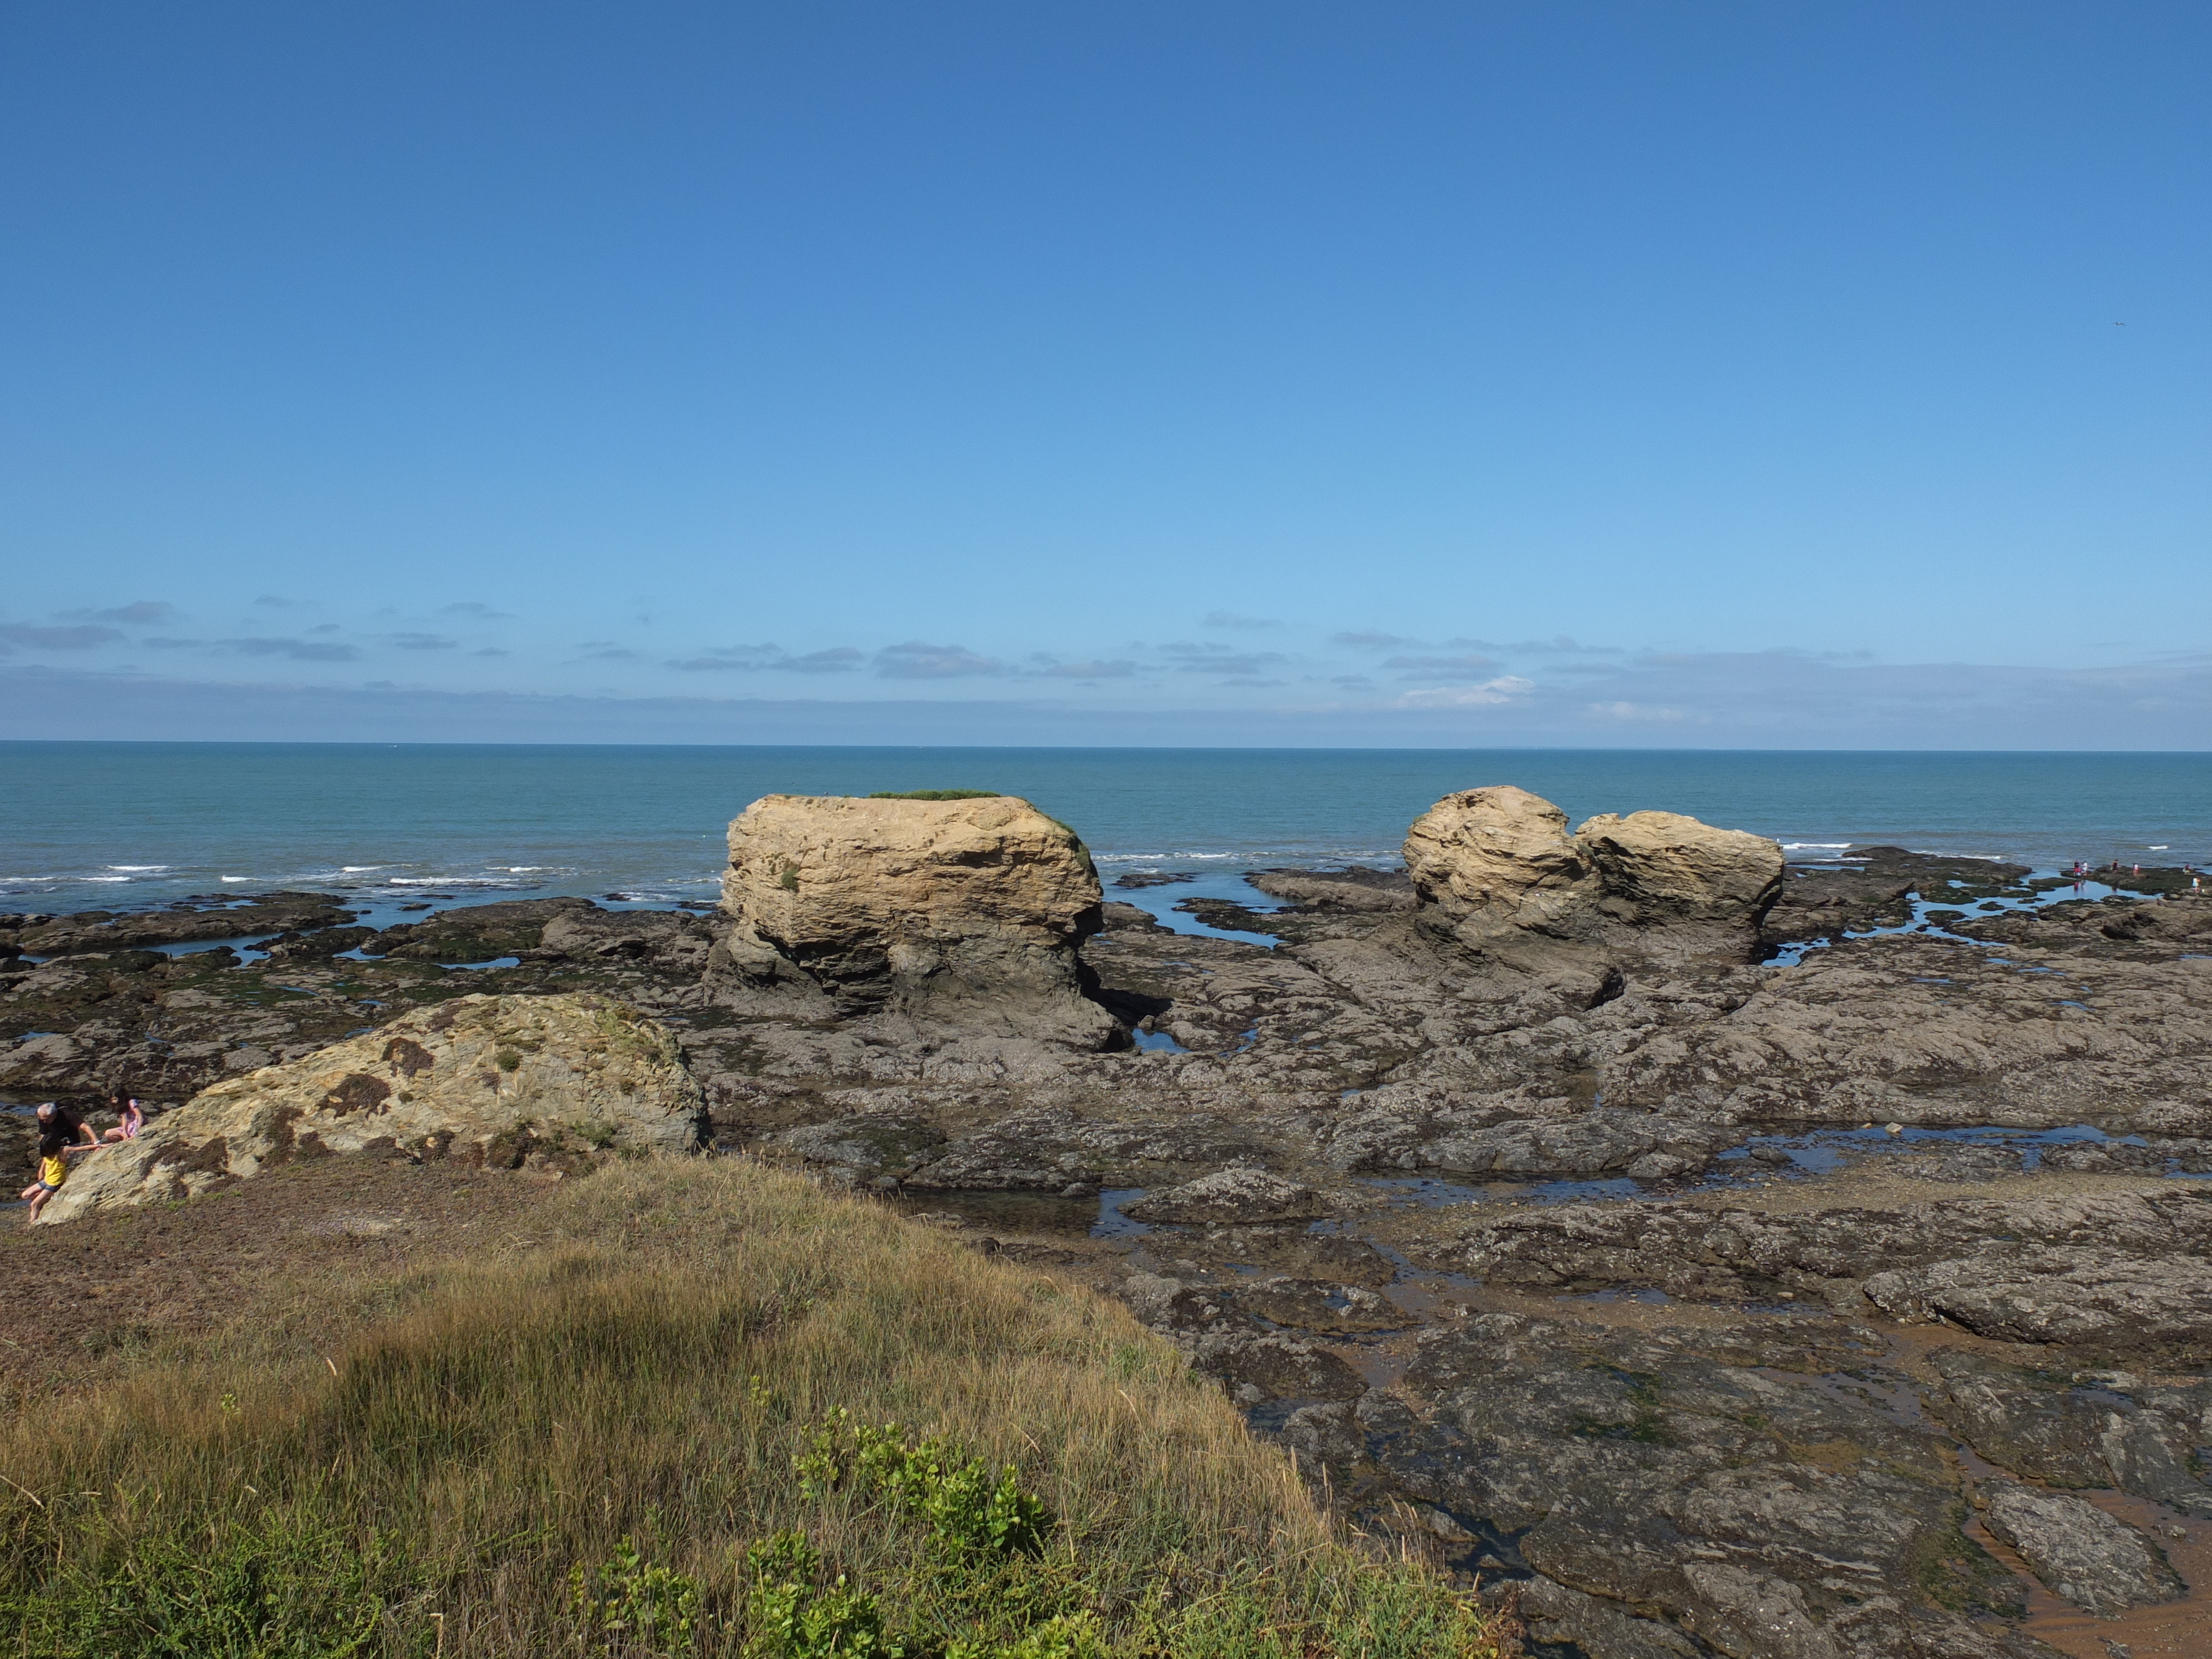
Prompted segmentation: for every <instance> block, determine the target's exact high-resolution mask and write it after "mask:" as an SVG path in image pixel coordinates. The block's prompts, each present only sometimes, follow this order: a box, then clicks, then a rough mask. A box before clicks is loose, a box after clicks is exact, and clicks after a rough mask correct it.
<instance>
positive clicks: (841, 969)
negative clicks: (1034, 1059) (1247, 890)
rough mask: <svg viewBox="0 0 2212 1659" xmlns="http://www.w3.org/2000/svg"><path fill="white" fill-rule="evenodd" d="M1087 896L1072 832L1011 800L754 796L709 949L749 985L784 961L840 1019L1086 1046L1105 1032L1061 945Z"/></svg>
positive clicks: (1088, 870) (1071, 954)
mask: <svg viewBox="0 0 2212 1659" xmlns="http://www.w3.org/2000/svg"><path fill="white" fill-rule="evenodd" d="M1102 901H1103V895H1102V893H1101V892H1100V890H1099V886H1098V872H1097V870H1096V869H1095V868H1093V867H1092V865H1091V855H1090V854H1089V853H1088V852H1087V851H1085V848H1084V846H1083V843H1082V842H1080V841H1079V840H1078V839H1077V837H1076V836H1075V834H1074V832H1073V830H1071V829H1068V828H1067V827H1066V825H1065V824H1063V823H1059V822H1058V821H1056V820H1055V819H1053V818H1049V817H1046V816H1045V815H1044V814H1043V813H1042V812H1040V811H1037V810H1036V808H1035V807H1034V806H1031V805H1030V804H1029V803H1028V802H1027V801H1025V800H1022V799H1018V797H1016V796H1012V795H991V796H984V797H980V798H977V799H969V800H949V801H933V800H868V799H854V798H851V797H847V796H840V795H769V796H766V797H764V798H763V799H760V800H757V801H755V802H754V803H753V804H752V805H750V806H749V807H747V808H746V809H745V811H744V813H743V814H742V815H740V816H739V817H738V819H737V820H736V822H734V823H732V824H731V825H730V866H729V870H728V872H727V873H726V875H725V876H724V878H723V880H722V907H723V908H724V909H725V910H726V911H727V912H728V913H729V914H730V915H731V916H732V917H733V918H734V919H735V920H736V921H737V922H738V928H737V929H736V930H734V931H733V933H732V935H731V937H730V939H728V940H727V941H726V943H725V945H724V947H723V948H724V951H725V954H726V956H727V957H729V958H730V960H731V961H732V963H734V964H735V966H736V967H737V969H738V970H739V971H740V972H743V973H747V974H750V975H752V976H753V977H755V978H757V979H765V978H768V977H772V976H773V975H775V973H777V972H779V971H785V970H787V969H798V970H799V971H800V972H802V973H803V974H804V975H805V976H806V977H807V978H809V979H811V980H812V981H814V982H815V983H817V984H818V985H820V986H821V987H823V989H825V990H827V991H829V993H830V994H831V995H832V996H833V997H834V998H835V999H836V1003H837V1006H838V1008H839V1011H840V1012H844V1013H847V1014H864V1013H869V1012H877V1011H878V1010H883V1009H896V1010H897V1011H898V1012H903V1013H907V1014H909V1015H915V1016H917V1017H921V1018H927V1019H930V1020H933V1021H937V1022H940V1023H949V1024H957V1025H962V1026H965V1027H969V1028H971V1029H975V1030H980V1031H983V1032H987V1033H991V1034H995V1035H1000V1036H1033V1037H1038V1038H1041V1039H1042V1040H1044V1041H1047V1042H1060V1043H1073V1044H1075V1045H1077V1046H1079V1047H1085V1048H1097V1047H1099V1046H1102V1045H1103V1044H1104V1043H1105V1042H1109V1041H1110V1040H1111V1037H1112V1035H1113V1032H1114V1030H1115V1024H1114V1020H1113V1017H1112V1016H1111V1015H1109V1014H1108V1013H1107V1012H1106V1011H1105V1010H1104V1009H1103V1008H1100V1007H1099V1006H1097V1005H1096V1004H1095V1003H1092V1002H1090V1001H1088V1000H1085V998H1084V996H1083V994H1082V983H1083V981H1082V966H1081V962H1080V959H1079V956H1078V954H1077V950H1078V947H1079V945H1080V944H1081V943H1082V941H1083V940H1084V939H1086V938H1087V937H1089V936H1090V935H1091V934H1092V933H1097V931H1098V930H1099V928H1100V927H1101V925H1102V922H1103V910H1102Z"/></svg>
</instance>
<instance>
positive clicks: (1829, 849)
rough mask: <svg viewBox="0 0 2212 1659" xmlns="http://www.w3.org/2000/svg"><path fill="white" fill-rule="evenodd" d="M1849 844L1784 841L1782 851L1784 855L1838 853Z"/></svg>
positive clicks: (1842, 842)
mask: <svg viewBox="0 0 2212 1659" xmlns="http://www.w3.org/2000/svg"><path fill="white" fill-rule="evenodd" d="M1850 844H1851V843H1850V842H1847V841H1785V842H1783V843H1782V850H1783V851H1784V852H1785V853H1804V852H1812V851H1819V852H1823V853H1840V852H1842V851H1843V850H1844V848H1846V847H1849V846H1850Z"/></svg>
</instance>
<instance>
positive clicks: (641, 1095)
mask: <svg viewBox="0 0 2212 1659" xmlns="http://www.w3.org/2000/svg"><path fill="white" fill-rule="evenodd" d="M706 1115H707V1109H706V1100H705V1097H703V1096H702V1094H701V1092H700V1090H699V1085H697V1084H696V1083H695V1082H693V1081H692V1079H691V1076H690V1073H688V1072H686V1071H685V1070H684V1064H683V1059H682V1056H681V1054H679V1053H678V1049H677V1046H676V1042H675V1039H674V1038H673V1037H672V1036H670V1035H669V1033H668V1032H667V1031H666V1030H665V1029H664V1028H663V1027H661V1026H660V1025H659V1024H657V1023H656V1022H654V1021H653V1020H650V1019H647V1018H645V1017H644V1016H643V1015H641V1014H640V1013H638V1012H636V1011H635V1010H634V1009H630V1008H627V1007H624V1006H623V1005H622V1004H620V1003H617V1002H612V1001H609V1000H604V999H601V998H598V997H588V996H528V997H502V996H465V997H458V998H455V999H454V1000H452V1001H450V1002H446V1003H443V1004H441V1005H440V1006H437V1007H435V1008H431V1009H423V1010H419V1011H417V1012H413V1013H410V1014H407V1015H404V1016H403V1017H401V1018H398V1019H396V1020H393V1021H392V1023H391V1024H388V1025H385V1026H381V1027H380V1028H379V1029H378V1030H374V1031H373V1032H371V1033H369V1034H368V1036H360V1037H356V1038H353V1039H352V1040H350V1041H349V1042H339V1043H334V1044H332V1045H331V1047H330V1048H325V1049H323V1050H321V1051H320V1052H319V1053H317V1054H311V1055H309V1056H307V1058H306V1059H304V1060H292V1061H289V1062H288V1063H287V1064H284V1065H282V1066H264V1067H263V1068H262V1069H260V1070H259V1071H257V1072H253V1073H250V1074H248V1075H247V1076H245V1077H241V1078H237V1079H232V1080H230V1081H228V1082H223V1083H218V1084H216V1085H215V1086H214V1087H212V1088H210V1089H205V1090H203V1091H201V1092H200V1093H199V1094H197V1096H195V1097H193V1098H192V1099H191V1100H190V1101H188V1102H186V1103H185V1104H184V1105H183V1106H180V1107H179V1108H178V1109H176V1110H175V1111H173V1112H167V1113H164V1114H163V1115H161V1117H159V1118H156V1119H155V1121H153V1122H151V1123H149V1125H148V1126H147V1127H146V1129H145V1131H144V1132H143V1133H141V1134H140V1135H139V1137H138V1139H136V1140H132V1141H125V1142H123V1143H121V1144H119V1145H116V1146H109V1147H106V1148H104V1149H103V1150H101V1151H100V1152H93V1153H88V1154H87V1155H86V1156H85V1158H84V1159H83V1161H82V1163H81V1164H79V1165H78V1166H77V1168H76V1170H73V1171H72V1172H71V1174H70V1178H69V1181H68V1183H67V1184H66V1185H65V1186H64V1187H63V1188H62V1190H61V1191H60V1192H59V1193H58V1194H55V1196H54V1198H53V1200H52V1202H51V1203H50V1204H49V1205H48V1206H46V1213H45V1214H44V1216H43V1217H41V1220H42V1221H47V1222H53V1221H66V1220H68V1219H69V1218H70V1217H72V1216H77V1215H82V1214H84V1213H86V1212H88V1211H92V1210H97V1209H104V1208H110V1207H113V1206H127V1205H134V1204H146V1203H151V1202H155V1201H157V1200H163V1199H172V1198H188V1197H190V1196H191V1195H192V1194H196V1193H200V1192H204V1191H205V1190H207V1189H208V1188H210V1187H213V1186H215V1185H216V1184H217V1183H219V1182H224V1181H226V1180H229V1179H232V1178H235V1177H240V1176H252V1175H254V1174H256V1173H258V1171H260V1170H264V1169H266V1168H269V1167H270V1166H272V1165H274V1164H282V1163H286V1162H289V1161H290V1160H291V1159H293V1158H314V1157H320V1156H323V1155H325V1154H326V1153H332V1152H392V1153H395V1154H403V1153H404V1154H407V1155H410V1156H413V1157H420V1158H460V1159H464V1160H465V1161H468V1162H471V1163H477V1164H501V1165H505V1166H509V1167H511V1166H513V1165H515V1164H520V1163H521V1162H522V1161H523V1159H524V1158H526V1157H527V1156H528V1155H529V1154H530V1153H531V1152H532V1151H533V1150H535V1149H537V1148H539V1147H544V1148H546V1149H548V1150H549V1151H557V1152H564V1153H575V1154H587V1153H589V1152H592V1151H597V1150H601V1149H605V1148H610V1147H638V1148H649V1149H653V1150H656V1151H662V1152H684V1151H688V1150H690V1149H691V1148H693V1147H696V1146H698V1145H699V1144H700V1141H701V1139H702V1133H703V1132H704V1130H705V1127H706Z"/></svg>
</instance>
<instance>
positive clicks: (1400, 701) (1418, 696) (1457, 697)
mask: <svg viewBox="0 0 2212 1659" xmlns="http://www.w3.org/2000/svg"><path fill="white" fill-rule="evenodd" d="M1535 689H1536V682H1535V681H1534V680H1524V679H1522V678H1521V677H1520V676H1519V675H1518V674H1500V675H1499V676H1498V678H1496V679H1494V680H1485V681H1484V682H1483V683H1482V684H1480V685H1437V686H1431V687H1430V688H1429V689H1428V690H1422V691H1408V692H1407V693H1405V694H1404V695H1403V696H1400V697H1398V698H1396V699H1395V701H1394V702H1393V704H1392V706H1393V707H1394V708H1482V707H1485V706H1493V707H1494V706H1495V705H1497V704H1498V703H1503V702H1512V701H1513V700H1514V699H1515V698H1516V697H1523V696H1527V695H1528V693H1529V692H1531V691H1534V690H1535Z"/></svg>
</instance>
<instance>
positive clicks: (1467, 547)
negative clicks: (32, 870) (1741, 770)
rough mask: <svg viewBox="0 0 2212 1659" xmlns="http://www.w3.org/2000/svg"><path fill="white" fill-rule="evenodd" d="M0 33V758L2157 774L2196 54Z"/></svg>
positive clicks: (141, 7) (581, 20) (478, 16)
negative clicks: (455, 747)
mask: <svg viewBox="0 0 2212 1659" xmlns="http://www.w3.org/2000/svg"><path fill="white" fill-rule="evenodd" d="M4 31H5V33H4V47H3V48H0V212H4V215H5V222H6V224H7V225H8V226H9V235H8V242H9V252H8V257H7V258H6V259H5V260H4V261H0V350H4V362H5V365H6V367H5V372H4V385H3V386H0V552H3V553H4V556H5V560H6V567H7V570H8V578H7V580H6V582H5V584H4V585H0V653H4V654H3V655H0V736H8V737H41V736H52V737H75V736H110V737H196V736H197V737H210V738H252V737H258V736H266V737H271V738H280V737H281V738H302V737H317V736H329V737H386V736H388V737H392V738H426V737H438V736H450V737H453V738H500V737H503V736H514V737H518V738H524V737H526V738H547V737H560V736H564V735H568V736H574V737H576V738H580V739H596V740H605V738H608V737H609V736H611V735H613V736H619V737H622V738H627V739H630V740H640V741H650V740H653V739H654V738H666V739H669V740H678V741H695V742H696V741H713V740H717V739H720V740H726V741H732V742H748V741H752V742H757V741H781V740H813V741H838V740H849V741H855V742H866V741H875V740H888V741H905V740H928V739H931V738H937V739H941V740H944V741H949V742H960V741H1000V740H1004V741H1027V742H1051V741H1055V740H1066V741H1071V742H1092V741H1122V742H1174V741H1178V740H1188V741H1195V742H1283V743H1299V742H1328V743H1343V742H1374V743H1408V744H1428V743H1437V744H1452V745H1467V744H1474V745H1482V744H1492V743H1501V742H1502V743H1516V742H1536V743H1562V744H1579V743H1589V744H1607V745H1612V744H1779V745H1784V746H1788V745H1791V744H1807V745H1814V746H1820V745H1829V744H1836V745H1844V746H1852V745H1859V744H1869V745H1874V746H1893V745H1923V744H1924V745H1929V746H1938V747H1950V746H1959V747H1977V746H1984V745H1991V746H2006V745H2017V746H2028V747H2039V746H2046V745H2048V746H2077V745H2078V746H2088V747H2186V748H2201V747H2203V746H2205V742H2204V733H2205V732H2206V729H2207V717H2208V715H2212V653H2208V651H2207V636H2206V623H2205V618H2206V615H2207V601H2208V599H2212V574H2208V573H2212V557H2208V551H2212V550H2208V547H2207V541H2208V537H2207V525H2208V523H2212V517H2208V507H2212V501H2208V495H2212V490H2208V487H2207V466H2206V460H2207V456H2208V454H2212V443H2208V441H2212V420H2208V414H2209V413H2212V374H2208V370H2212V361H2209V360H2212V350H2208V346H2209V345H2212V328H2208V308H2207V300H2206V296H2207V295H2208V293H2212V257H2208V254H2212V199H2208V197H2212V182H2208V181H2212V167H2208V163H2209V162H2212V153H2208V152H2209V151H2212V145H2208V142H2207V140H2208V136H2212V131H2208V130H2212V105H2208V102H2207V100H2205V99H2204V98H2203V95H2202V94H2203V86H2204V85H2205V84H2206V83H2207V77H2208V73H2212V12H2208V11H2207V9H2205V8H2204V7H2203V6H2202V5H2200V4H2158V3H2148V4H2122V5H2115V6H2102V7H2089V6H2083V5H2080V4H2076V3H2068V4H2063V5H2061V4H2022V3H2001V4H1978V3H1960V0H1946V3H1945V4H1942V5H1940V6H1932V7H1931V6H1927V5H1924V4H1912V5H1904V4H1894V5H1893V4H1880V3H1874V4H1852V5H1848V6H1846V5H1840V4H1838V5H1818V6H1791V7H1778V6H1775V5H1773V4H1771V3H1767V0H1759V3H1728V0H1697V3H1668V0H1618V3H1577V0H1559V3H1546V4H1532V3H1521V4H1516V5H1510V6H1507V5H1489V4H1480V3H1466V0H1462V3H1453V4H1433V5H1432V4H1391V3H1378V4H1372V5H1357V6H1355V5H1351V4H1346V3H1341V0H1336V3H1326V4H1316V3H1297V0H1266V3H1205V0H1200V3H1190V0H1177V3H1174V4H1164V3H1163V4H1151V3H1129V0H1117V3H1115V4H1113V5H1110V6H1109V5H1103V4H1066V3H1057V4H1042V3H1037V0H1024V3H1019V4H1013V3H1007V4H965V3H957V0H951V3H933V4H929V5H926V6H916V5H914V4H911V3H898V4H891V3H884V4H839V3H824V4H814V5H807V6H804V7H793V6H780V7H769V6H760V5H713V6H708V5H689V4H647V5H641V6H633V7H621V8H616V7H605V6H591V7H585V6H574V5H566V4H559V3H544V0H539V3H533V4H530V5H520V4H513V5H507V4H493V3H476V4H468V3H461V4H452V3H441V4H439V5H435V6H434V5H428V4H409V3H389V4H386V5H382V6H379V7H374V8H359V7H354V8H341V7H338V6H336V5H331V4H301V3H297V0H288V3H285V4H282V5H278V4H264V5H235V4H223V3H219V0H218V3H207V4H196V5H193V6H191V7H179V6H175V5H173V4H161V5H155V4H137V5H126V4H101V3H97V0H94V3H88V4H85V5H82V6H74V7H49V8H44V9H29V8H15V9H12V10H11V11H10V13H9V15H8V17H7V19H6V21H5V23H4Z"/></svg>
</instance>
